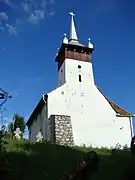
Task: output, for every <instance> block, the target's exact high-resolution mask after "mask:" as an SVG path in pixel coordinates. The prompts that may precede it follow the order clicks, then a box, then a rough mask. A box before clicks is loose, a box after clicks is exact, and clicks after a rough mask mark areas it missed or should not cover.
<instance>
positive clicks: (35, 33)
mask: <svg viewBox="0 0 135 180" xmlns="http://www.w3.org/2000/svg"><path fill="white" fill-rule="evenodd" d="M70 11H73V12H74V13H75V14H76V16H75V21H76V22H75V23H76V28H77V33H78V36H79V40H80V42H81V43H84V44H86V43H87V42H88V38H89V37H90V38H91V40H92V42H93V43H94V46H95V51H94V53H93V67H94V75H95V81H96V83H97V84H98V85H99V86H100V88H101V89H102V91H103V92H104V93H105V95H106V96H108V97H110V99H112V100H113V101H115V102H117V104H118V105H120V106H121V107H123V108H125V109H127V110H128V111H130V112H132V113H135V95H134V92H135V83H134V82H135V69H134V67H135V35H134V32H135V2H134V1H133V0H130V1H127V0H85V3H84V1H82V0H68V1H63V0H19V1H18V0H0V87H2V88H3V89H4V90H6V91H7V92H9V93H11V94H12V96H13V98H12V99H11V100H9V101H8V102H7V103H6V104H5V107H6V109H7V111H5V117H6V118H7V119H8V118H9V119H10V117H12V115H13V114H14V113H15V112H18V113H21V114H22V115H24V116H25V117H28V116H29V115H30V113H31V112H32V110H33V109H34V107H35V105H36V104H37V102H38V101H39V99H40V97H41V96H42V94H43V93H46V92H48V91H50V90H52V89H53V88H55V87H56V85H57V64H56V63H55V55H56V53H57V48H59V47H60V45H61V41H62V38H63V34H64V33H67V34H69V24H70V17H69V15H68V13H69V12H70Z"/></svg>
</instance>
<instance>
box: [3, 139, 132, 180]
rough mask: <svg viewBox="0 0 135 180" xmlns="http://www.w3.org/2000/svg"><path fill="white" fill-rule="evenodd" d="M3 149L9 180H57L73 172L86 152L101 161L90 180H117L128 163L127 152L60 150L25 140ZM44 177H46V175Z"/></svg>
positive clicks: (60, 147) (53, 146) (88, 149)
mask: <svg viewBox="0 0 135 180" xmlns="http://www.w3.org/2000/svg"><path fill="white" fill-rule="evenodd" d="M7 142H8V144H7V145H6V151H7V159H8V161H9V162H10V164H9V165H8V167H9V168H11V169H12V172H11V174H10V178H9V179H17V178H18V179H19V180H58V179H59V178H60V177H61V176H62V175H63V174H66V173H68V172H70V171H71V170H72V168H73V167H74V166H75V163H76V161H77V160H79V159H82V158H83V156H84V154H85V152H87V151H90V150H95V151H96V152H97V153H98V155H99V159H100V163H99V171H98V173H96V174H95V175H94V177H93V180H99V179H100V180H103V179H104V180H108V179H109V180H117V179H119V178H120V176H121V173H122V170H123V169H124V168H125V166H126V165H127V164H128V162H129V161H130V152H129V151H127V150H123V151H120V150H118V151H117V152H116V153H115V154H112V153H111V150H108V149H105V148H102V149H93V148H86V147H73V148H69V147H62V146H58V145H51V144H44V143H40V144H39V143H38V144H37V143H36V144H30V143H29V142H27V141H25V140H21V141H17V140H12V139H8V140H7ZM46 173H47V175H46Z"/></svg>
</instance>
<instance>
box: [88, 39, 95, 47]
mask: <svg viewBox="0 0 135 180" xmlns="http://www.w3.org/2000/svg"><path fill="white" fill-rule="evenodd" d="M88 48H91V49H93V48H94V47H93V44H92V43H91V39H90V38H88Z"/></svg>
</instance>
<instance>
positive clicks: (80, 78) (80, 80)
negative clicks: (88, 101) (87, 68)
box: [79, 74, 82, 82]
mask: <svg viewBox="0 0 135 180" xmlns="http://www.w3.org/2000/svg"><path fill="white" fill-rule="evenodd" d="M79 82H82V77H81V75H80V74H79Z"/></svg>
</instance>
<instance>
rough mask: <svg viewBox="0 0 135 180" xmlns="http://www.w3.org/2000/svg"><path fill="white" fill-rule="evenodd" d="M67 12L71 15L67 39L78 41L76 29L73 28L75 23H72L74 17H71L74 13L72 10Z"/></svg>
mask: <svg viewBox="0 0 135 180" xmlns="http://www.w3.org/2000/svg"><path fill="white" fill-rule="evenodd" d="M69 14H70V15H71V25H70V36H69V41H71V40H74V41H78V37H77V33H76V29H75V23H74V19H73V16H75V14H74V13H73V12H70V13H69Z"/></svg>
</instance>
